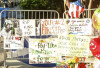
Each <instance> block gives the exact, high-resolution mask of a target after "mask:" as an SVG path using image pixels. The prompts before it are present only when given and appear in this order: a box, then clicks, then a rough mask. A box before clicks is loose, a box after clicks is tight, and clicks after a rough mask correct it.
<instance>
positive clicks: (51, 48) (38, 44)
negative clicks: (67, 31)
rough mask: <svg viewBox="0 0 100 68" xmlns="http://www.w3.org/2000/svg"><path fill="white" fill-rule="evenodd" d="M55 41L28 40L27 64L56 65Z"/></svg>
mask: <svg viewBox="0 0 100 68" xmlns="http://www.w3.org/2000/svg"><path fill="white" fill-rule="evenodd" d="M56 51H57V39H50V38H48V39H29V63H30V64H37V63H41V64H42V63H56V60H57V52H56Z"/></svg>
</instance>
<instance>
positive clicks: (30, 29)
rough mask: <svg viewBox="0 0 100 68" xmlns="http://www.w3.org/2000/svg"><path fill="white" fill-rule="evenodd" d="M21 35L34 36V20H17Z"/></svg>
mask: <svg viewBox="0 0 100 68" xmlns="http://www.w3.org/2000/svg"><path fill="white" fill-rule="evenodd" d="M19 22H20V29H21V30H22V36H35V34H36V33H35V20H27V19H25V20H19Z"/></svg>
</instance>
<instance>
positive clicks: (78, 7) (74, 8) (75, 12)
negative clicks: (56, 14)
mask: <svg viewBox="0 0 100 68" xmlns="http://www.w3.org/2000/svg"><path fill="white" fill-rule="evenodd" d="M83 11H84V7H83V6H82V4H81V1H80V0H78V1H75V2H70V3H69V10H68V15H70V16H71V18H74V17H75V18H79V16H80V14H81V13H82V12H83Z"/></svg>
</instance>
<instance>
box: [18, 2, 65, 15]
mask: <svg viewBox="0 0 100 68" xmlns="http://www.w3.org/2000/svg"><path fill="white" fill-rule="evenodd" d="M20 7H21V8H22V9H25V10H57V11H58V12H59V13H60V15H63V12H64V2H63V0H24V1H21V4H20Z"/></svg>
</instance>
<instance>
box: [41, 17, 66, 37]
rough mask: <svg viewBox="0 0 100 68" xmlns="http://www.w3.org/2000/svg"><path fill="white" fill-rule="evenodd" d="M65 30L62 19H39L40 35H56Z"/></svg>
mask: <svg viewBox="0 0 100 68" xmlns="http://www.w3.org/2000/svg"><path fill="white" fill-rule="evenodd" d="M65 32H66V23H65V20H63V19H41V35H58V34H62V33H65Z"/></svg>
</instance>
